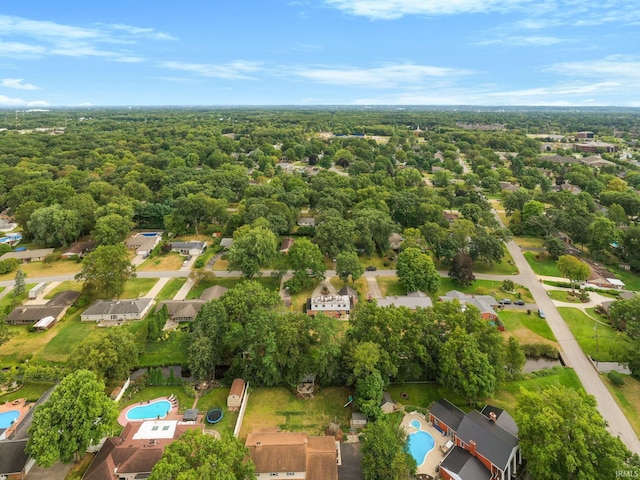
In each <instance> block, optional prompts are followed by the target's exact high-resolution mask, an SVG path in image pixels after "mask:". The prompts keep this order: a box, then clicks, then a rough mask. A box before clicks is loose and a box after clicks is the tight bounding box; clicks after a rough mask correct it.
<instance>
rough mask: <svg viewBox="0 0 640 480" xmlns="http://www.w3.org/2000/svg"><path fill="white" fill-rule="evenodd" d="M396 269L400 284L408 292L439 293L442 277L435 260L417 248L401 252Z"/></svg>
mask: <svg viewBox="0 0 640 480" xmlns="http://www.w3.org/2000/svg"><path fill="white" fill-rule="evenodd" d="M396 269H397V274H398V278H399V279H400V283H402V286H403V287H404V289H405V290H406V291H407V292H415V291H425V292H429V293H436V292H437V291H438V286H439V285H440V275H439V274H438V271H437V270H436V267H435V265H434V264H433V260H431V257H429V255H427V254H426V253H422V252H421V251H420V250H418V249H417V248H407V249H406V250H403V251H402V252H400V254H399V255H398V263H397V266H396Z"/></svg>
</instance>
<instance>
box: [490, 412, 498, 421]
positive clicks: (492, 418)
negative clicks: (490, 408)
mask: <svg viewBox="0 0 640 480" xmlns="http://www.w3.org/2000/svg"><path fill="white" fill-rule="evenodd" d="M489 420H491V421H492V422H493V423H496V421H497V420H498V417H496V412H489Z"/></svg>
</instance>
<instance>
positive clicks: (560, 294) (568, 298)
mask: <svg viewBox="0 0 640 480" xmlns="http://www.w3.org/2000/svg"><path fill="white" fill-rule="evenodd" d="M578 293H579V291H578ZM547 294H548V295H549V297H550V298H552V299H553V300H557V301H559V302H568V303H582V302H581V301H580V298H578V297H576V296H573V295H572V294H571V290H548V291H547Z"/></svg>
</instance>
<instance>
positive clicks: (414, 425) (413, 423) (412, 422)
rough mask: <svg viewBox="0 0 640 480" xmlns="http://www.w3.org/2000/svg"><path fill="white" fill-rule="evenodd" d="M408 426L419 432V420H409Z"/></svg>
mask: <svg viewBox="0 0 640 480" xmlns="http://www.w3.org/2000/svg"><path fill="white" fill-rule="evenodd" d="M410 425H411V426H412V427H413V428H415V429H416V430H420V421H419V420H411V423H410Z"/></svg>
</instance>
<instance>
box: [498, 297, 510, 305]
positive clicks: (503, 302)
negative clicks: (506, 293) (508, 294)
mask: <svg viewBox="0 0 640 480" xmlns="http://www.w3.org/2000/svg"><path fill="white" fill-rule="evenodd" d="M498 303H499V304H500V305H511V300H509V299H508V298H503V299H502V300H500V301H499V302H498Z"/></svg>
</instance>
